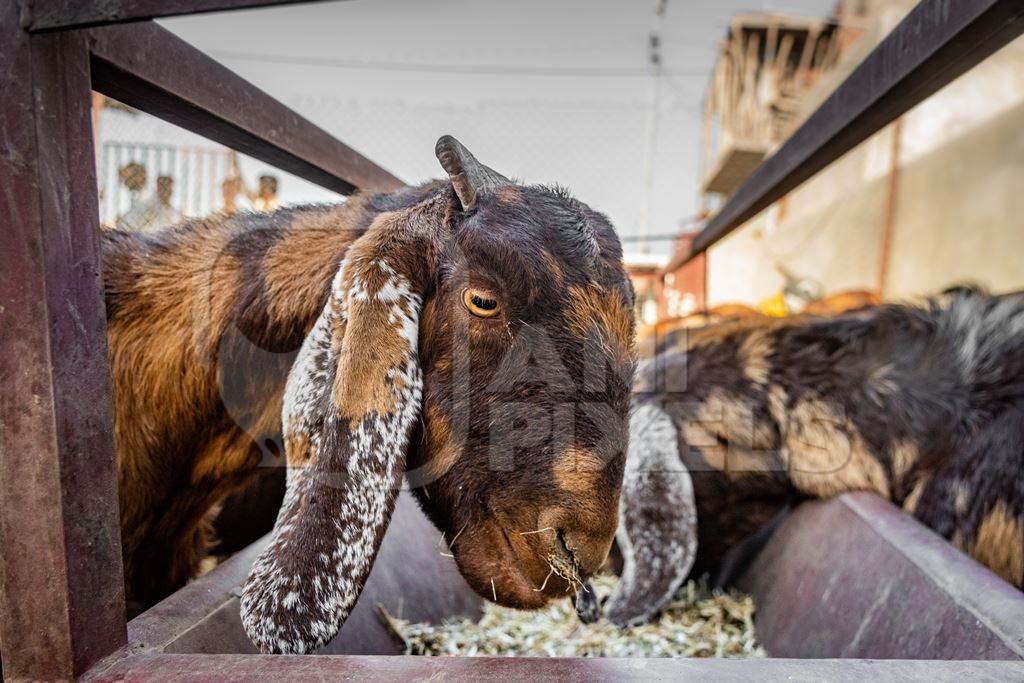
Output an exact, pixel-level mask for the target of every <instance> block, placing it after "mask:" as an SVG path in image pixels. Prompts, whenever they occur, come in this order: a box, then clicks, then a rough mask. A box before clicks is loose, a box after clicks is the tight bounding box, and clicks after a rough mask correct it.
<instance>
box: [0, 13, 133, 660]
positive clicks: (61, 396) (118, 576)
mask: <svg viewBox="0 0 1024 683" xmlns="http://www.w3.org/2000/svg"><path fill="white" fill-rule="evenodd" d="M17 12H18V10H17V5H16V3H12V2H6V3H0V64H3V68H2V69H0V108H2V109H0V150H2V152H0V230H2V234H3V246H2V247H0V387H3V389H2V391H0V548H2V550H0V646H2V654H3V675H4V677H5V678H7V679H8V680H21V679H36V680H53V679H67V678H71V677H74V676H77V675H79V674H80V673H82V672H83V671H84V670H85V669H86V668H87V667H89V666H90V665H92V664H93V663H94V662H95V661H96V660H97V659H99V658H100V657H103V656H105V655H107V654H109V653H110V652H112V651H113V650H115V649H117V648H118V647H120V646H121V645H123V644H124V643H125V623H124V595H123V590H124V588H123V579H122V569H121V543H120V531H119V524H118V511H117V489H116V481H117V475H116V471H115V460H114V439H113V426H112V417H111V407H110V406H111V404H110V370H109V367H108V364H107V339H106V330H105V316H104V305H103V287H102V282H101V271H100V249H99V218H98V213H97V197H96V175H95V160H94V156H93V142H92V131H91V122H90V116H91V112H90V95H89V93H90V88H89V54H88V49H87V46H86V44H85V37H84V36H82V35H80V34H50V35H41V36H32V35H30V34H28V33H25V32H24V31H22V30H21V28H20V26H19V23H18V16H17Z"/></svg>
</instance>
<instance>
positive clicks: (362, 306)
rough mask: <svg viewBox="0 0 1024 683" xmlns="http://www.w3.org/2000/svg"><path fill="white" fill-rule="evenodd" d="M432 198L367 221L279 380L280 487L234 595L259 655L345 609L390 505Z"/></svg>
mask: <svg viewBox="0 0 1024 683" xmlns="http://www.w3.org/2000/svg"><path fill="white" fill-rule="evenodd" d="M442 216H443V210H442V208H441V207H440V200H431V201H428V202H425V203H424V204H420V205H417V206H416V207H413V208H411V209H407V210H403V211H399V212H394V213H386V214H382V215H381V216H379V217H378V218H377V219H376V220H375V221H374V223H373V225H371V227H370V228H369V230H368V231H367V232H366V234H365V235H363V236H362V237H360V238H359V239H358V240H357V241H356V242H354V243H353V244H352V245H351V246H350V247H349V249H348V251H347V253H346V255H345V260H344V261H343V262H342V264H341V267H340V269H339V271H338V273H337V275H336V276H335V279H334V283H333V285H332V289H331V293H330V296H329V298H328V301H327V304H326V305H325V306H324V309H323V312H322V313H321V315H320V318H319V319H318V320H317V322H316V325H315V326H314V327H313V330H312V331H311V332H310V334H309V336H308V337H307V338H306V340H305V342H304V343H303V345H302V350H301V351H300V352H299V355H298V357H297V359H296V361H295V364H294V366H293V367H292V370H291V373H290V374H289V376H288V384H287V387H286V389H285V396H284V406H283V411H282V420H283V424H282V427H283V434H284V442H285V452H286V455H287V460H288V483H287V491H286V494H285V499H284V503H283V504H282V507H281V511H280V513H279V514H278V518H277V523H276V524H275V526H274V531H273V538H272V540H271V542H270V545H269V546H268V547H267V548H266V550H264V551H263V553H262V554H261V555H260V557H259V558H258V559H257V560H256V562H255V564H254V565H253V568H252V571H251V573H250V575H249V579H248V581H247V582H246V584H245V588H244V590H243V594H242V623H243V625H244V626H245V630H246V633H248V635H249V637H250V638H251V639H252V641H253V642H254V643H255V644H256V645H257V647H259V649H260V650H261V651H262V652H264V653H305V652H310V651H312V650H314V649H316V648H317V647H319V646H321V645H323V644H325V643H327V642H328V641H330V640H331V639H332V638H333V637H334V636H335V635H336V634H337V632H338V630H339V629H340V628H341V626H342V624H343V623H344V621H345V619H346V618H347V617H348V614H349V612H350V611H351V609H352V607H353V605H354V604H355V602H356V599H357V598H358V597H359V594H360V592H361V591H362V588H363V584H364V582H365V581H366V577H367V575H368V574H369V572H370V568H371V567H372V565H373V560H374V558H375V557H376V554H377V550H378V548H379V547H380V542H381V539H382V538H383V536H384V532H385V531H386V530H387V526H388V522H389V521H390V519H391V514H392V512H393V510H394V504H395V497H396V495H397V493H398V488H399V486H400V484H401V480H402V475H403V473H404V471H405V458H406V449H407V446H408V441H409V434H410V432H411V430H412V427H413V423H414V421H415V420H416V419H417V417H418V415H419V411H420V396H421V390H422V380H421V374H420V368H419V360H418V345H417V337H418V332H419V316H420V311H421V308H422V303H423V296H424V294H425V289H426V288H427V287H428V286H430V282H431V280H432V273H433V270H434V265H433V262H434V260H435V258H436V257H435V254H436V253H437V249H436V246H437V244H438V239H439V237H438V234H439V231H440V230H441V226H442V225H443V224H444V221H443V220H442Z"/></svg>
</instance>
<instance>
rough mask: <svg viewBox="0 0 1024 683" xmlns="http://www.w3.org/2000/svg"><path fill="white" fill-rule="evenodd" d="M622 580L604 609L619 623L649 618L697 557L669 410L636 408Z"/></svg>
mask: <svg viewBox="0 0 1024 683" xmlns="http://www.w3.org/2000/svg"><path fill="white" fill-rule="evenodd" d="M616 540H617V541H618V542H619V548H620V550H621V551H622V559H623V567H622V578H621V580H620V581H619V583H618V584H617V585H616V587H615V591H614V592H613V593H612V595H611V596H610V597H609V599H608V604H607V605H606V608H605V613H606V615H607V616H608V618H609V619H611V620H612V621H613V622H615V623H617V624H634V623H641V622H644V621H647V620H649V619H650V618H651V617H652V616H654V615H655V614H656V613H657V612H658V610H659V609H661V607H662V606H663V605H664V604H665V603H666V602H668V600H669V599H671V598H672V596H673V594H675V592H676V591H677V590H678V589H679V586H681V585H682V583H683V581H684V580H685V579H686V576H687V574H689V572H690V568H691V567H693V562H694V560H695V559H696V557H697V507H696V500H695V498H694V493H693V481H692V480H691V478H690V473H689V471H687V469H686V467H685V466H684V465H683V463H682V461H681V460H680V458H679V434H678V432H677V431H676V427H675V425H674V424H673V423H672V419H671V418H670V417H669V416H668V414H666V413H665V411H664V410H662V409H661V408H659V407H658V406H655V405H652V404H643V405H639V406H636V407H635V408H634V410H633V413H632V415H631V416H630V420H629V449H628V451H627V455H626V471H625V474H624V476H623V481H622V499H621V504H620V507H619V528H618V531H617V532H616Z"/></svg>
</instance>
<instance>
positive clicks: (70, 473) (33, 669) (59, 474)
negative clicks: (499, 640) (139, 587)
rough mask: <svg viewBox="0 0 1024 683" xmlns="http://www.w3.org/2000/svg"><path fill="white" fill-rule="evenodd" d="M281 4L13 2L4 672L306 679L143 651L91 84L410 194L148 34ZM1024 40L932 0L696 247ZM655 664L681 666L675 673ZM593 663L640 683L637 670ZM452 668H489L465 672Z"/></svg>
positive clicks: (2, 367) (6, 188) (1, 169)
mask: <svg viewBox="0 0 1024 683" xmlns="http://www.w3.org/2000/svg"><path fill="white" fill-rule="evenodd" d="M283 4H292V3H291V2H288V1H287V0H7V1H6V2H3V3H0V34H2V37H0V64H3V65H4V68H3V69H0V108H2V115H0V150H2V153H0V225H2V227H3V231H4V246H3V248H2V249H0V385H2V386H3V391H2V392H0V401H2V403H0V456H2V457H0V544H2V547H3V551H2V553H0V576H2V581H0V647H2V657H3V675H4V676H5V677H7V678H10V679H23V678H24V679H46V680H50V679H64V678H73V677H77V676H80V675H82V674H85V673H89V674H90V675H110V676H115V675H122V674H123V673H124V672H126V671H128V670H130V669H132V668H133V667H135V668H137V669H138V670H141V671H142V672H144V673H145V672H147V671H148V673H149V674H150V675H154V676H159V675H162V674H171V673H180V672H182V671H192V672H194V673H196V674H199V675H202V674H209V675H213V676H228V675H231V673H237V674H250V675H251V674H255V673H257V672H259V673H262V674H267V673H269V672H270V671H272V672H273V674H276V675H287V674H289V673H290V674H292V675H296V674H297V672H298V671H300V670H306V671H308V666H307V665H306V664H305V663H301V662H299V661H298V660H297V659H296V658H289V657H282V658H275V659H274V663H273V664H272V665H271V664H270V663H269V662H268V660H267V659H261V660H257V659H256V658H255V657H252V656H248V655H238V656H231V657H230V658H228V659H224V658H220V659H215V658H214V657H211V656H207V655H170V654H163V653H161V652H159V650H153V649H152V646H151V645H150V646H149V648H150V649H149V650H147V645H146V643H144V642H138V643H132V644H131V645H129V640H128V634H127V629H126V624H125V604H124V587H123V580H122V564H121V546H120V531H119V526H118V507H117V506H118V503H117V500H118V499H117V472H116V460H115V454H114V439H113V434H112V423H113V420H112V408H111V387H110V369H109V365H108V359H107V339H106V329H105V324H106V323H105V313H104V301H103V283H102V275H101V264H100V249H99V220H98V203H97V193H96V189H97V183H96V166H95V161H94V147H93V140H92V130H91V122H90V114H91V112H90V96H91V89H95V90H97V91H99V92H101V93H103V94H105V95H108V96H110V97H113V98H115V99H117V100H119V101H121V102H124V103H125V104H128V105H130V106H132V107H135V108H137V109H140V110H142V111H144V112H147V113H150V114H154V115H156V116H159V117H161V118H163V119H166V120H167V121H170V122H172V123H174V124H177V125H179V126H181V127H184V128H187V129H189V130H191V131H194V132H196V133H199V134H201V135H204V136H206V137H208V138H210V139H212V140H215V141H217V142H220V143H222V144H224V145H227V146H228V147H231V148H233V149H236V150H238V151H240V152H243V153H245V154H248V155H250V156H252V157H255V158H257V159H260V160H262V161H265V162H267V163H270V164H272V165H274V166H277V167H279V168H281V169H283V170H286V171H289V172H291V173H293V174H295V175H297V176H300V177H303V178H306V179H308V180H310V181H312V182H314V183H317V184H319V185H322V186H323V187H326V188H328V189H331V190H334V191H337V192H340V193H342V194H348V193H350V192H352V191H354V190H355V189H357V188H358V189H362V188H373V189H388V188H393V187H397V186H399V185H400V184H401V181H400V180H399V179H398V178H396V177H395V176H394V175H392V174H391V173H389V172H388V171H386V170H384V169H383V168H381V167H380V166H378V165H377V164H375V163H373V162H372V161H370V160H369V159H366V158H365V157H363V156H362V155H360V154H359V153H358V152H356V151H354V150H352V149H351V148H349V147H347V146H346V145H344V144H343V143H341V142H339V141H338V140H335V139H334V138H333V137H331V136H330V135H329V134H327V133H326V132H324V131H323V130H321V129H320V128H318V127H316V126H314V125H313V124H311V123H310V122H309V121H307V120H305V119H304V118H302V117H301V116H299V115H298V114H296V113H295V112H293V111H292V110H290V109H288V108H287V107H285V106H284V105H282V104H281V103H280V102H278V101H277V100H275V99H274V98H272V97H271V96H269V95H267V94H266V93H264V92H262V91H261V90H259V89H258V88H256V87H255V86H253V85H252V84H250V83H248V82H247V81H245V80H243V79H242V78H240V77H239V76H237V75H236V74H234V73H233V72H232V71H230V70H229V69H227V68H226V67H224V66H222V65H220V64H218V63H217V62H215V61H214V60H212V59H211V58H209V57H207V56H206V55H204V54H203V53H202V52H200V51H199V50H196V49H195V48H193V47H192V46H190V45H188V44H187V43H185V42H184V41H182V40H180V39H178V38H177V37H175V36H174V35H172V34H171V33H170V32H168V31H166V30H164V29H162V28H160V27H159V26H157V25H155V24H153V23H152V22H149V21H148V20H149V19H153V18H159V17H163V16H171V15H176V14H185V13H194V12H204V11H217V10H227V9H235V8H242V7H257V6H270V5H283ZM126 22H135V23H126ZM110 24H123V25H118V26H111V25H110ZM1022 31H1024V2H1021V0H956V2H951V1H950V0H924V1H923V2H922V3H921V4H920V5H919V6H918V7H917V8H916V9H915V10H914V11H913V12H912V13H911V14H910V15H909V16H908V17H907V18H906V20H905V21H904V22H903V23H902V24H900V25H899V26H898V27H897V28H896V29H895V31H894V32H893V33H892V34H891V35H890V36H889V37H888V38H887V39H886V40H885V41H884V42H883V43H882V44H880V45H879V46H878V48H877V49H876V50H875V51H874V52H873V53H872V54H871V55H870V56H869V57H868V58H867V60H866V61H865V62H864V63H863V64H862V65H861V66H860V67H859V68H858V69H857V70H856V71H855V72H854V73H853V74H852V75H851V76H850V77H849V79H848V80H847V81H846V82H845V83H843V85H842V86H841V87H840V88H839V89H838V90H837V91H836V92H835V93H834V94H833V95H832V97H831V98H829V99H828V100H827V101H826V102H825V103H824V104H823V105H822V107H821V108H820V109H819V110H818V111H817V112H816V113H815V114H814V115H812V116H811V117H810V119H809V120H808V121H807V122H806V124H804V126H803V127H802V128H800V129H799V130H798V131H797V132H796V133H795V134H794V135H793V137H792V138H791V139H790V140H789V141H788V142H786V143H785V144H784V145H783V146H782V147H781V148H780V149H779V151H778V152H777V153H776V154H775V155H774V156H772V157H771V158H770V159H768V160H767V161H766V162H765V163H764V164H763V165H762V166H761V167H760V168H759V169H758V170H757V171H756V172H755V173H754V174H753V175H752V176H751V177H750V178H749V179H748V180H747V182H746V184H745V185H744V186H743V187H742V188H741V189H740V190H739V191H738V192H737V193H736V195H735V196H734V197H733V198H732V200H730V201H729V202H728V203H727V204H726V205H725V207H724V208H723V209H722V211H721V212H720V213H719V214H718V215H717V216H716V217H715V218H714V219H713V220H712V221H711V222H710V224H709V225H708V226H707V228H706V229H705V230H704V231H703V232H702V233H701V234H700V236H699V237H697V239H696V240H695V242H694V247H693V253H699V252H701V251H703V250H705V249H707V247H708V246H710V245H711V244H713V243H714V242H715V241H717V240H719V239H721V238H722V237H723V236H725V235H726V234H728V232H729V231H731V230H733V229H735V228H736V227H737V226H738V225H740V224H742V223H743V222H744V221H745V220H747V219H749V218H750V217H752V216H753V215H755V214H756V213H757V212H758V211H760V210H762V209H764V208H765V207H767V206H768V205H769V204H771V203H772V202H773V201H775V200H776V199H778V198H779V197H781V196H782V195H783V194H785V193H786V192H788V191H789V190H791V189H792V188H794V187H796V186H797V185H798V184H800V183H801V182H803V181H804V180H806V179H808V178H809V177H811V176H812V175H813V174H814V173H816V172H818V171H820V170H821V169H822V168H824V167H825V166H826V165H828V164H829V163H831V162H832V161H834V160H835V159H836V158H838V157H839V156H840V155H842V154H843V153H844V152H846V151H847V150H849V149H850V148H852V147H853V146H854V145H856V144H857V143H858V142H860V141H862V140H864V139H865V138H867V137H868V136H869V135H871V134H872V133H873V132H875V131H877V130H878V129H879V128H881V127H882V126H884V125H885V124H886V123H888V122H890V121H892V120H893V119H894V118H896V117H897V116H899V115H900V114H901V113H903V112H905V111H906V110H907V109H909V108H910V107H912V106H913V105H914V104H916V103H917V102H920V101H921V100H922V99H924V98H925V97H927V96H928V95H930V94H931V93H933V92H935V91H936V90H938V89H939V88H940V87H942V86H943V85H945V84H946V83H948V82H949V81H951V80H952V79H954V78H956V77H957V76H959V75H960V74H961V73H963V72H964V71H966V70H968V69H970V68H971V67H973V66H974V65H975V64H977V63H978V62H980V61H981V60H982V59H984V58H985V57H986V56H988V55H990V54H991V53H992V52H994V51H995V50H997V49H998V48H999V47H1001V46H1003V45H1005V44H1006V43H1007V42H1009V41H1010V40H1011V39H1012V38H1014V37H1015V36H1018V35H1020V34H1021V32H1022ZM202 616H203V615H193V616H191V617H189V618H185V617H184V616H182V615H180V614H179V615H178V616H176V617H175V619H177V621H175V622H174V624H173V626H174V628H177V629H179V630H181V631H185V630H187V629H189V628H191V627H192V626H194V625H195V621H196V620H199V619H201V618H202ZM319 661H320V671H321V673H325V674H329V673H332V672H333V673H337V674H342V673H357V674H358V673H362V674H363V675H365V674H367V673H368V672H370V671H374V670H376V671H378V672H379V673H382V674H385V675H386V674H387V673H391V674H399V675H403V676H419V675H429V674H431V673H437V671H439V670H440V669H439V667H441V664H438V663H436V662H431V661H427V660H424V661H422V662H421V663H410V662H409V661H403V662H396V663H394V664H384V663H382V662H381V661H379V660H376V659H373V658H369V659H365V660H364V659H363V658H347V659H345V660H340V659H336V658H329V657H325V658H323V659H321V660H319ZM502 666H504V667H505V668H501V667H492V668H490V669H487V670H488V671H490V672H491V673H495V674H498V673H500V672H502V671H504V672H505V675H507V674H508V672H512V671H518V672H519V674H520V675H534V674H536V675H540V674H541V673H543V674H545V675H569V674H570V673H574V674H579V673H580V672H581V671H583V670H584V669H581V668H579V667H576V668H572V667H569V666H568V664H566V663H565V662H561V663H559V662H558V661H556V662H554V663H552V664H551V665H550V666H548V667H547V668H543V667H540V665H539V664H537V663H535V662H534V663H531V662H526V661H524V662H519V663H516V665H515V666H517V667H519V668H513V665H512V664H507V665H502ZM581 666H583V665H581ZM659 666H660V667H661V668H660V669H659V671H663V672H667V671H669V670H670V668H672V667H674V666H679V665H674V664H673V665H672V667H670V666H669V664H663V665H659ZM267 667H271V668H270V669H268V668H267ZM375 667H377V668H376V669H375ZM460 667H461V668H460ZM876 668H877V667H876ZM585 670H586V671H589V672H591V673H592V674H594V675H604V676H613V675H627V674H630V673H631V672H632V673H633V674H634V675H635V674H636V671H634V670H632V669H630V668H629V665H628V664H626V663H623V662H621V661H619V662H616V661H610V662H608V663H591V664H588V665H586V668H585ZM451 671H452V672H456V671H463V672H466V673H467V674H469V673H473V674H474V675H476V674H479V673H481V671H483V669H479V668H473V667H472V666H468V665H466V664H458V663H457V662H456V664H455V665H452V668H451ZM650 671H651V670H648V673H649V672H650ZM117 672H120V673H117ZM559 672H561V673H559ZM456 675H458V674H457V673H456ZM641 675H642V674H641Z"/></svg>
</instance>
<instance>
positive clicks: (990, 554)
mask: <svg viewBox="0 0 1024 683" xmlns="http://www.w3.org/2000/svg"><path fill="white" fill-rule="evenodd" d="M637 375H638V376H637V385H636V387H635V396H634V413H633V418H632V420H631V425H630V433H631V437H630V438H631V440H630V446H629V455H628V458H627V470H626V475H625V482H624V484H623V493H622V502H621V505H622V512H621V516H620V525H619V531H618V540H619V544H620V547H621V548H622V549H623V555H624V558H623V559H624V568H623V581H621V582H620V585H619V587H618V588H617V592H616V593H615V594H613V596H612V597H611V599H610V600H609V603H608V605H607V613H608V615H609V616H610V617H611V618H612V619H613V620H615V621H617V622H619V623H628V622H635V621H642V620H644V619H647V618H649V617H651V616H652V615H653V614H654V613H655V612H656V611H657V610H658V609H659V608H660V607H661V605H662V604H664V602H665V601H666V600H668V599H669V598H670V597H671V595H672V593H673V592H674V591H675V589H676V588H677V587H678V586H679V585H680V584H681V583H682V581H683V580H684V579H685V578H686V576H687V575H688V574H689V573H690V572H691V568H692V571H693V573H694V574H695V575H700V574H702V573H704V572H708V571H710V572H715V571H716V570H718V569H719V568H720V565H721V563H722V561H723V558H724V557H725V556H726V553H727V552H728V551H730V550H731V549H733V548H734V547H736V546H737V544H739V543H740V541H742V540H743V539H745V538H748V537H750V536H751V535H753V534H755V533H757V532H758V530H759V529H762V528H763V527H764V526H765V525H766V524H767V523H768V522H769V521H770V520H772V519H773V518H774V517H776V515H777V514H778V513H779V511H780V510H782V509H783V508H784V507H785V506H786V505H787V502H788V501H790V500H793V499H794V498H799V497H815V498H824V497H829V496H834V495H837V494H839V493H842V492H845V491H853V490H869V491H874V492H876V493H878V494H879V495H880V496H882V497H884V498H887V499H889V500H891V501H893V502H894V503H896V504H897V505H900V506H902V508H903V509H904V510H905V511H906V512H907V513H909V514H911V515H913V516H914V517H916V518H917V519H918V520H920V521H921V522H922V523H924V524H925V525H927V526H929V527H931V528H932V529H934V530H935V531H936V532H937V533H939V534H940V535H942V536H943V537H945V538H946V539H948V540H950V541H951V542H952V543H953V544H954V545H955V546H956V547H958V548H960V549H961V550H963V551H964V552H966V553H968V554H970V555H971V556H973V557H974V558H975V559H977V560H978V561H979V562H981V563H982V564H984V565H986V566H988V567H989V568H991V569H992V570H993V571H995V572H996V573H997V574H999V575H1001V576H1002V577H1003V578H1005V579H1006V580H1007V581H1009V582H1010V583H1012V584H1014V585H1016V586H1018V587H1024V296H1018V295H1013V296H1005V297H993V296H988V295H985V294H984V293H982V292H980V291H975V290H970V289H967V290H958V291H956V292H954V293H951V294H949V295H948V296H945V297H942V298H940V299H935V300H933V301H930V302H928V303H927V304H926V305H924V306H920V307H919V306H909V305H886V306H880V307H878V308H875V309H873V310H865V311H862V312H859V313H856V314H849V315H844V316H840V317H837V318H833V319H814V318H810V319H809V318H807V317H803V316H801V317H797V318H792V319H779V320H775V321H764V320H755V321H745V322H735V323H726V324H722V325H718V326H712V327H708V328H704V329H701V330H694V331H692V332H691V333H690V335H689V337H688V339H686V340H685V346H683V347H682V348H679V349H676V350H674V351H669V352H667V353H664V354H662V355H659V356H657V357H656V358H654V359H652V360H650V361H647V362H646V363H645V364H643V365H642V366H641V368H640V369H639V370H638V373H637Z"/></svg>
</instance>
